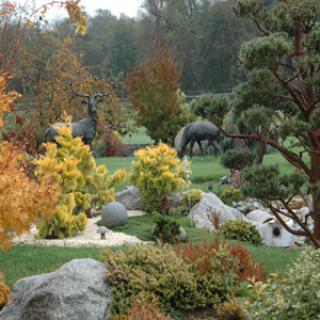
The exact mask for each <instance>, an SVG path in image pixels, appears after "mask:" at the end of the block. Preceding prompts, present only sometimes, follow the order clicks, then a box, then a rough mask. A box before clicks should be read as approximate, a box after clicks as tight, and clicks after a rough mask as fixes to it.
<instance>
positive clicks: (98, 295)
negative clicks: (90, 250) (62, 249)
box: [0, 259, 111, 320]
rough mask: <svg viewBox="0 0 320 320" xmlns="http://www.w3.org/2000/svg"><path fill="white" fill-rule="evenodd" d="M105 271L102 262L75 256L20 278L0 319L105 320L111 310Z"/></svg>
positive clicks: (109, 291)
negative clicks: (52, 269)
mask: <svg viewBox="0 0 320 320" xmlns="http://www.w3.org/2000/svg"><path fill="white" fill-rule="evenodd" d="M105 273H106V267H105V265H104V264H103V263H101V262H98V261H96V260H93V259H77V260H72V261H71V262H69V263H67V264H65V265H63V266H62V267H61V268H60V269H58V270H57V271H55V272H52V273H46V274H41V275H37V276H33V277H28V278H24V279H22V280H20V281H19V282H17V283H16V284H15V285H14V287H13V291H12V295H13V300H12V302H11V303H10V304H7V306H6V307H5V308H4V309H3V310H2V311H1V312H0V320H66V319H68V320H105V319H107V318H109V317H110V314H111V308H110V306H111V288H109V287H108V286H107V284H106V283H105Z"/></svg>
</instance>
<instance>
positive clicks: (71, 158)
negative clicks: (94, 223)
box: [35, 126, 126, 239]
mask: <svg viewBox="0 0 320 320" xmlns="http://www.w3.org/2000/svg"><path fill="white" fill-rule="evenodd" d="M57 130H58V132H59V136H58V137H57V138H56V140H57V142H58V143H59V145H60V146H59V147H58V146H57V145H56V144H53V143H47V144H45V148H46V154H45V155H44V156H43V157H41V158H40V159H38V160H36V161H35V164H36V165H37V170H36V174H37V176H38V177H39V178H40V180H41V181H42V180H47V179H53V180H54V181H56V182H57V183H58V185H59V186H60V188H61V193H60V197H59V205H58V208H57V211H56V213H55V215H54V217H53V218H52V219H51V220H49V221H43V222H42V223H41V225H40V233H39V235H40V236H41V237H43V238H51V239H52V238H64V237H70V236H73V235H74V234H75V233H77V232H78V231H82V230H83V229H84V228H85V225H86V217H85V213H86V212H87V211H88V210H89V209H95V210H97V209H100V208H101V207H102V206H103V205H104V204H105V203H106V202H110V201H113V200H114V196H115V190H114V185H115V184H116V183H119V182H121V181H122V180H123V179H124V177H125V175H126V173H125V172H124V171H123V170H118V171H117V172H116V173H115V174H113V175H110V174H109V172H108V170H107V168H106V167H105V166H103V165H101V166H97V165H96V162H95V159H94V157H93V156H92V153H91V151H90V148H89V146H87V145H84V144H83V142H82V140H81V139H80V138H73V137H72V131H71V127H70V126H64V127H60V128H58V129H57Z"/></svg>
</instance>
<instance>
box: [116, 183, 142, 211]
mask: <svg viewBox="0 0 320 320" xmlns="http://www.w3.org/2000/svg"><path fill="white" fill-rule="evenodd" d="M116 201H117V202H119V203H121V204H123V205H124V206H125V207H126V209H127V210H143V204H142V200H141V195H140V192H139V190H138V189H137V188H136V187H134V186H127V187H126V188H124V189H123V190H122V191H120V192H117V194H116Z"/></svg>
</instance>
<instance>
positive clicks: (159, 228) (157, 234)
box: [152, 214, 180, 243]
mask: <svg viewBox="0 0 320 320" xmlns="http://www.w3.org/2000/svg"><path fill="white" fill-rule="evenodd" d="M153 221H154V225H153V228H152V237H153V238H154V239H155V240H158V241H160V242H161V243H177V242H179V235H180V225H179V223H178V222H177V221H175V220H174V219H172V218H170V217H166V216H163V215H160V214H154V218H153Z"/></svg>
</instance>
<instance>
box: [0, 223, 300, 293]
mask: <svg viewBox="0 0 320 320" xmlns="http://www.w3.org/2000/svg"><path fill="white" fill-rule="evenodd" d="M136 226H139V223H138V222H136ZM141 226H143V223H142V222H141V221H140V227H141ZM148 228H150V225H149V226H148ZM187 232H188V233H189V237H190V238H191V239H194V240H198V239H200V238H201V232H200V231H199V232H198V235H194V234H193V232H191V233H190V230H187ZM204 236H205V237H206V233H204ZM141 237H146V238H147V237H148V233H147V230H146V228H144V230H142V231H141ZM243 245H244V246H245V247H246V248H247V249H248V250H249V251H250V253H251V255H252V257H253V259H254V260H255V261H257V262H260V263H262V264H263V265H264V268H265V271H266V273H271V272H280V273H285V272H286V270H287V268H288V266H289V265H290V264H291V263H292V262H294V261H295V260H297V258H298V255H299V254H300V252H301V249H300V248H290V249H283V248H271V247H255V246H252V245H248V244H244V243H243ZM100 254H101V249H98V248H64V247H34V246H15V247H13V248H12V249H11V250H10V251H9V252H8V253H7V254H4V253H2V252H0V269H1V271H2V272H3V274H4V277H5V280H6V282H7V284H8V285H9V286H10V287H12V286H13V284H14V283H15V282H16V281H18V280H19V279H21V278H24V277H27V276H32V275H36V274H41V273H47V272H52V271H54V270H56V269H58V268H59V267H60V266H61V265H63V264H64V263H66V262H68V261H70V260H72V259H79V258H93V259H96V260H100Z"/></svg>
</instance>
